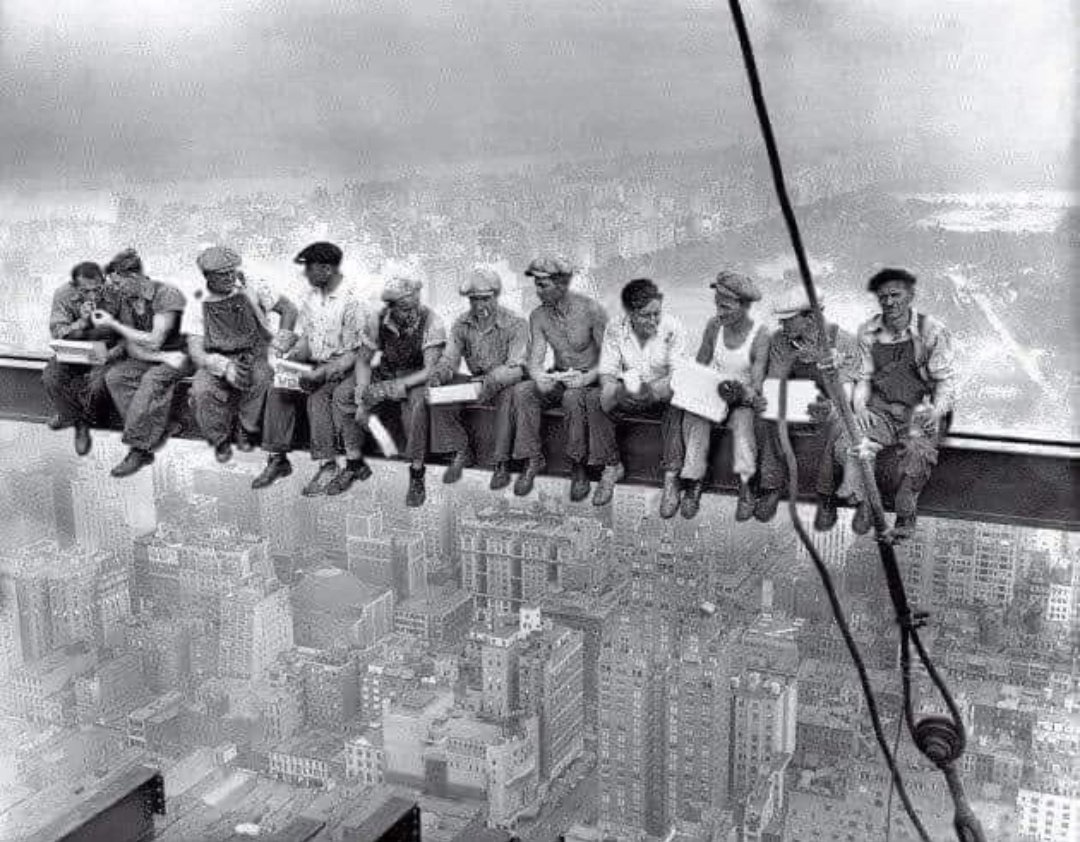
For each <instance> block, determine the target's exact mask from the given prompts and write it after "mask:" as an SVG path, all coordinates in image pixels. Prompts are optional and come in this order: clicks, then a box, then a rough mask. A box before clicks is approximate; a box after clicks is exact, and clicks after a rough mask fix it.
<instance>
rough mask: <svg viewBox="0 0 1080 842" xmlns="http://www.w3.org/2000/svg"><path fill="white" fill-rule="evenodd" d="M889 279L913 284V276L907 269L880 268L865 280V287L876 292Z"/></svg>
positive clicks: (909, 284)
mask: <svg viewBox="0 0 1080 842" xmlns="http://www.w3.org/2000/svg"><path fill="white" fill-rule="evenodd" d="M889 281H902V282H903V283H905V284H907V285H908V286H911V287H913V286H915V276H914V275H912V274H911V273H910V272H909V271H908V270H907V269H882V270H881V271H880V272H878V273H877V274H876V275H874V276H873V277H872V278H870V280H869V281H867V282H866V289H867V290H868V291H869V292H877V291H878V290H879V289H880V288H881V287H882V286H884V285H885V284H887V283H888V282H889Z"/></svg>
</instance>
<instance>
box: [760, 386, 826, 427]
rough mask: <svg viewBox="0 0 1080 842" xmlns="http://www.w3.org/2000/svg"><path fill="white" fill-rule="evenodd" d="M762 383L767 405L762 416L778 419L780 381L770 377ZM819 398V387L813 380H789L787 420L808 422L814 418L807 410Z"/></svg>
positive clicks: (797, 422) (796, 422)
mask: <svg viewBox="0 0 1080 842" xmlns="http://www.w3.org/2000/svg"><path fill="white" fill-rule="evenodd" d="M761 385H762V389H761V391H762V394H763V395H764V396H765V401H766V404H767V405H766V407H765V412H764V413H762V417H763V418H765V419H767V420H769V421H776V420H777V419H779V417H780V381H779V380H774V379H769V380H766V381H765V382H764V383H762V384H761ZM817 399H818V388H817V385H816V384H815V383H814V381H813V380H789V381H788V383H787V420H788V421H790V422H791V423H793V424H807V423H809V422H810V421H812V420H813V419H811V418H810V414H809V413H808V412H807V411H806V410H807V408H808V407H809V406H810V404H812V403H814V402H816V401H817Z"/></svg>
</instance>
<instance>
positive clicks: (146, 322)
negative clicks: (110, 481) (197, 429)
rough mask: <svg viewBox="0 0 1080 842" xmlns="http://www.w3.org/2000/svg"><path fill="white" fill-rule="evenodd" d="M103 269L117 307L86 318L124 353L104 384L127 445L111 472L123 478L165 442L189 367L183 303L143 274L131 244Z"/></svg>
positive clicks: (173, 289) (174, 290)
mask: <svg viewBox="0 0 1080 842" xmlns="http://www.w3.org/2000/svg"><path fill="white" fill-rule="evenodd" d="M105 274H106V275H108V276H109V279H110V281H111V282H112V283H114V284H115V285H116V288H117V291H118V294H119V312H118V313H117V315H116V316H113V315H112V314H111V313H108V312H106V311H104V310H96V311H94V314H93V315H92V316H91V322H92V324H93V326H94V327H96V328H104V329H106V330H111V331H112V332H113V333H115V334H117V335H118V336H119V337H120V339H122V340H123V342H124V354H125V356H124V358H123V359H121V360H119V361H117V362H116V363H114V364H113V365H110V366H109V368H108V371H106V372H105V383H106V385H107V386H108V389H109V394H110V395H111V396H112V399H113V403H115V404H116V408H117V409H118V410H119V411H120V415H121V416H123V419H124V435H123V438H122V441H123V442H124V444H126V445H127V446H128V453H127V455H126V456H125V457H124V459H123V461H121V462H120V464H118V465H117V466H116V467H115V468H113V469H112V472H111V473H112V475H113V476H114V477H126V476H130V475H132V474H134V473H135V472H137V471H139V470H141V469H142V468H144V467H145V466H146V465H149V464H150V463H152V462H153V461H154V453H153V451H154V450H156V449H157V448H159V447H161V446H162V445H163V444H164V443H165V442H166V441H167V439H168V437H169V421H170V413H171V411H172V402H173V394H174V393H175V391H176V385H177V384H178V383H179V382H180V381H181V380H182V379H183V378H184V377H185V376H187V375H188V374H190V373H191V371H192V368H191V362H190V360H189V359H188V357H187V354H185V353H184V339H183V336H182V335H181V333H180V318H181V315H182V313H183V312H184V306H185V303H186V302H185V299H184V295H183V293H182V292H180V290H178V289H177V288H176V287H174V286H172V285H171V284H167V283H164V282H162V281H155V280H153V279H151V278H148V277H147V276H146V275H145V274H144V273H143V262H142V258H141V257H139V254H138V253H137V252H136V251H135V249H125V250H124V251H122V252H120V253H119V254H118V255H116V257H114V258H113V259H112V260H111V261H109V263H108V264H107V265H106V267H105Z"/></svg>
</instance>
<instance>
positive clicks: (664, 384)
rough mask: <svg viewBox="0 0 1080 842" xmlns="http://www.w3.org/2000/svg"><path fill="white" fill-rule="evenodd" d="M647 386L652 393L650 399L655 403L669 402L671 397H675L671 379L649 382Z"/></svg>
mask: <svg viewBox="0 0 1080 842" xmlns="http://www.w3.org/2000/svg"><path fill="white" fill-rule="evenodd" d="M647 388H648V389H649V392H650V393H651V394H652V399H653V400H654V401H656V402H657V403H671V399H672V398H673V397H675V392H674V391H673V390H672V388H671V380H657V381H656V382H655V383H649V384H648V387H647Z"/></svg>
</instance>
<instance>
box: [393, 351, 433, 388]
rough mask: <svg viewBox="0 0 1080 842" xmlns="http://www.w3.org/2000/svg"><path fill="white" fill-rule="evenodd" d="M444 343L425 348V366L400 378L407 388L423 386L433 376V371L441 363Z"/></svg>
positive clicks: (400, 381)
mask: <svg viewBox="0 0 1080 842" xmlns="http://www.w3.org/2000/svg"><path fill="white" fill-rule="evenodd" d="M442 349H443V346H442V345H433V346H431V347H430V348H425V349H424V367H423V368H422V369H420V370H419V371H414V372H412V373H411V374H406V375H405V376H404V377H401V378H399V379H398V382H399V383H401V385H402V386H404V387H405V388H406V389H411V388H412V387H413V386H421V385H423V384H424V383H427V380H428V378H429V377H430V376H431V372H432V371H434V370H435V366H436V365H438V364H439V358H440V357H442Z"/></svg>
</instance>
